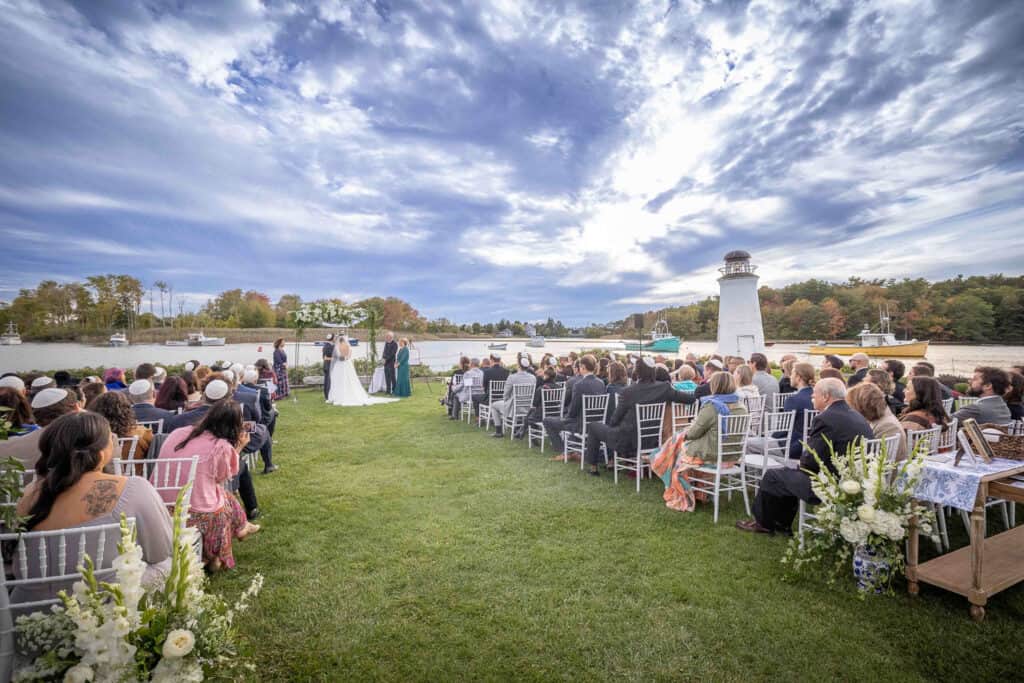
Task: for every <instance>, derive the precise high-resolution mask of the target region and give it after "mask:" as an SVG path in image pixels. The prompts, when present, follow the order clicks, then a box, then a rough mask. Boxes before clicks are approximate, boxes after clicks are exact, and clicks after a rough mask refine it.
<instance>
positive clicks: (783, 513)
mask: <svg viewBox="0 0 1024 683" xmlns="http://www.w3.org/2000/svg"><path fill="white" fill-rule="evenodd" d="M845 399H846V385H844V384H843V381H842V380H840V379H835V378H825V379H823V380H820V381H819V382H818V383H817V384H815V385H814V394H813V400H814V409H815V410H820V411H821V412H820V413H819V414H818V416H817V417H815V418H814V423H813V424H812V425H811V433H810V435H809V436H808V439H807V447H806V448H805V449H804V452H803V454H802V455H801V456H800V467H801V469H799V470H795V469H789V468H782V467H780V468H775V469H770V470H768V471H767V472H765V474H764V477H762V479H761V486H760V488H759V490H758V492H757V497H756V498H755V499H754V519H749V520H740V521H738V522H736V528H738V529H740V530H741V531H753V532H757V533H764V534H773V533H777V532H781V533H784V534H791V533H792V526H793V518H794V517H796V512H797V507H798V505H799V501H800V500H805V501H807V502H809V503H817V502H819V501H818V499H817V498H816V497H815V496H814V493H813V492H812V491H811V478H810V476H809V475H808V474H807V472H805V471H804V470H807V471H809V472H811V473H812V474H817V472H818V471H819V466H818V461H817V460H816V459H815V458H814V455H813V454H817V456H818V458H820V459H821V461H822V463H824V465H825V467H827V468H829V470H831V471H833V472H835V466H834V465H833V464H832V455H831V453H832V451H831V450H830V447H829V444H830V443H831V446H832V448H834V449H835V453H846V451H847V447H848V446H849V445H850V444H852V443H854V442H855V441H856V440H857V439H871V438H874V433H873V432H872V431H871V426H870V425H869V424H868V422H867V420H865V419H864V416H863V415H861V414H860V413H858V412H856V411H855V410H853V409H852V408H850V406H849V405H848V404H847V403H846V400H845Z"/></svg>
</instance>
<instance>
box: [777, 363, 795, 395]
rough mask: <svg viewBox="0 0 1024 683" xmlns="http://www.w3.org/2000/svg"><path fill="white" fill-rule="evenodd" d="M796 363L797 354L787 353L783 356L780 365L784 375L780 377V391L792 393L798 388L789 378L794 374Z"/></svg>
mask: <svg viewBox="0 0 1024 683" xmlns="http://www.w3.org/2000/svg"><path fill="white" fill-rule="evenodd" d="M794 365H796V356H793V355H791V354H787V355H785V356H783V357H782V360H781V361H780V362H779V367H780V368H782V376H781V377H779V393H780V394H790V393H792V392H794V391H796V389H794V388H793V384H792V382H791V381H790V379H789V376H790V375H792V374H793V366H794Z"/></svg>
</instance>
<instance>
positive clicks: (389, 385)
mask: <svg viewBox="0 0 1024 683" xmlns="http://www.w3.org/2000/svg"><path fill="white" fill-rule="evenodd" d="M384 340H385V342H384V356H383V358H384V384H385V385H386V390H387V392H388V394H393V393H395V359H396V358H397V357H398V342H396V341H395V335H394V333H393V332H388V333H387V334H385V335H384Z"/></svg>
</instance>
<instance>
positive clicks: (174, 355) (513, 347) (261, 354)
mask: <svg viewBox="0 0 1024 683" xmlns="http://www.w3.org/2000/svg"><path fill="white" fill-rule="evenodd" d="M493 343H500V344H507V345H508V346H507V348H506V350H504V351H491V350H489V349H488V348H487V347H488V345H489V344H493ZM715 346H716V344H715V342H686V343H684V344H683V346H682V348H681V349H680V354H686V353H688V352H693V353H695V354H697V355H698V356H700V355H703V354H710V353H714V351H715ZM377 348H378V352H380V350H381V349H382V348H383V343H382V342H378V347H377ZM593 348H606V349H610V350H616V349H618V350H623V348H624V347H623V343H622V342H614V341H607V340H590V339H548V340H547V342H546V344H545V346H544V348H528V347H526V340H524V339H518V340H516V339H493V340H488V339H446V340H442V341H422V342H414V343H413V346H412V362H413V363H421V364H423V365H429V366H430V367H431V368H433V369H435V370H446V369H449V368H451V366H452V365H454V364H456V363H457V362H458V359H459V356H461V355H467V356H476V357H481V358H482V357H483V356H486V355H488V354H489V353H498V354H500V355H501V357H502V359H503V360H504V361H506V362H511V361H514V359H515V356H516V353H517V352H519V351H522V350H524V349H525V350H528V351H529V352H530V353H531V354H533V355H534V356H535V357H539V356H541V355H542V354H543V353H544V352H550V353H554V354H556V355H564V354H566V353H568V352H569V351H578V350H580V349H593ZM807 348H808V347H807V345H805V344H776V345H775V346H772V347H771V348H769V349H767V354H766V355H767V356H768V358H769V359H770V360H778V359H779V358H781V357H782V356H783V355H784V354H787V353H793V354H796V355H797V356H798V357H800V358H810V359H811V362H813V363H814V364H815V365H818V364H819V363H820V358H821V356H808V354H807ZM286 351H287V353H288V356H289V363H290V364H291V365H295V364H296V362H298V363H299V364H308V363H316V362H319V360H320V348H319V347H317V346H314V345H313V343H312V342H304V343H302V344H299V345H298V346H296V344H294V343H290V344H288V345H287V346H286ZM353 351H354V352H355V354H356V357H366V355H367V353H368V347H367V345H366V344H365V343H360V344H359V345H358V346H356V347H355V348H354V349H353ZM272 355H273V348H272V346H271V343H270V342H266V343H264V344H229V345H227V346H212V347H188V346H163V345H157V344H142V345H132V346H127V347H121V348H112V347H107V346H89V345H86V344H63V343H55V344H37V343H31V344H22V345H20V346H0V373H2V372H28V371H30V370H39V371H44V372H49V371H54V370H60V369H63V368H81V367H110V366H114V365H116V366H120V367H125V368H133V367H135V366H136V365H138V364H139V363H143V362H150V363H157V364H172V363H184V362H185V361H187V360H198V361H200V362H202V363H206V364H210V363H214V362H218V361H231V362H239V363H245V364H248V363H253V362H255V360H256V359H257V358H267V359H268V360H269V359H270V358H271V357H272ZM667 355H670V354H667ZM296 359H297V360H296ZM874 360H875V362H878V361H879V360H881V359H874ZM902 360H903V361H904V362H905V363H907V364H908V365H909V364H911V363H912V359H902ZM928 360H929V361H930V362H932V363H934V364H935V366H936V368H937V369H938V371H939V372H940V373H950V374H955V375H963V376H967V375H970V374H971V371H972V370H973V369H974V367H975V366H977V365H994V366H996V367H1003V368H1005V367H1008V366H1010V365H1017V364H1020V363H1024V346H972V345H961V344H950V345H932V346H930V347H929V349H928Z"/></svg>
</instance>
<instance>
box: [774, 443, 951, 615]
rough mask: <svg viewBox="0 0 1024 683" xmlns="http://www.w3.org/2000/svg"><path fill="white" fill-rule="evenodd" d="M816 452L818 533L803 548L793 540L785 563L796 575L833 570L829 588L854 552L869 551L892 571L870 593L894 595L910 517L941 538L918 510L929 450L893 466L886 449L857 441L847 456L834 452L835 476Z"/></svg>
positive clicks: (813, 477)
mask: <svg viewBox="0 0 1024 683" xmlns="http://www.w3.org/2000/svg"><path fill="white" fill-rule="evenodd" d="M922 445H923V444H922ZM829 449H830V450H832V444H831V443H829ZM812 453H813V455H814V458H815V459H816V460H817V461H818V465H819V468H820V469H819V471H818V472H816V473H812V472H810V471H807V470H805V471H807V473H808V474H809V475H810V477H811V489H812V490H813V491H814V495H815V496H816V497H817V498H818V499H819V500H820V501H821V503H819V504H818V506H817V507H816V508H815V510H814V515H815V516H816V517H817V520H816V521H815V522H814V527H815V531H814V532H811V533H809V534H808V536H807V538H805V539H804V545H803V548H801V547H800V539H799V538H794V539H793V540H792V541H790V545H789V548H788V549H787V551H786V555H785V557H783V560H782V561H783V562H784V563H787V564H789V565H790V566H791V567H792V569H793V571H794V572H799V571H802V570H804V569H807V568H810V567H822V566H824V567H825V568H827V569H829V570H831V571H830V572H829V574H830V577H829V583H833V582H834V581H835V578H836V576H840V575H849V574H850V573H851V571H852V569H851V567H852V562H851V560H852V557H853V551H854V550H855V549H857V548H858V547H861V546H863V547H870V548H871V549H872V550H873V551H874V557H875V558H877V559H878V560H880V561H881V562H882V564H883V565H888V567H889V571H888V572H887V573H884V574H881V575H879V576H878V578H877V584H876V585H873V586H871V588H880V589H882V590H885V591H888V592H890V593H891V592H892V585H891V584H892V580H893V579H894V578H895V577H896V576H897V575H899V574H901V573H902V571H903V569H904V566H905V558H904V555H903V546H904V541H905V540H906V538H907V534H908V533H909V528H910V518H911V516H913V515H914V514H916V515H917V518H918V529H919V530H920V531H921V532H922V533H924V534H926V535H928V536H932V538H933V540H934V539H935V538H936V537H935V536H934V531H933V529H934V528H935V520H934V515H933V513H932V512H931V511H930V510H925V509H917V510H915V509H914V507H913V492H914V489H915V488H916V486H917V482H918V480H919V478H920V476H921V470H922V468H923V467H924V449H923V448H918V449H917V450H915V452H914V453H911V454H910V456H909V457H908V458H907V459H906V460H904V461H903V462H894V461H892V460H890V458H889V457H888V453H887V452H886V450H885V448H884V445H883V448H882V449H881V451H880V452H878V453H868V452H866V451H865V449H864V446H863V442H858V443H857V444H856V445H851V446H850V447H849V449H848V450H847V452H846V453H843V454H837V453H835V452H834V450H833V452H832V464H833V465H834V467H835V470H836V471H835V473H833V472H832V471H831V470H829V469H828V468H827V467H826V466H825V464H824V463H823V462H822V461H821V458H819V457H818V454H817V453H814V452H813V451H812ZM863 594H864V593H862V595H863Z"/></svg>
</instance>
